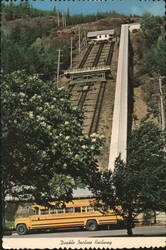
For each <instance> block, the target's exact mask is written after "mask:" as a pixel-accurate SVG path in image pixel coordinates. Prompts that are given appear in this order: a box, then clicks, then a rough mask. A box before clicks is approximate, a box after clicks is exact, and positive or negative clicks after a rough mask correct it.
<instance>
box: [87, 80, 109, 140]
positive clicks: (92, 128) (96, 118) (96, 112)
mask: <svg viewBox="0 0 166 250" xmlns="http://www.w3.org/2000/svg"><path fill="white" fill-rule="evenodd" d="M105 86H106V82H101V84H100V88H99V92H98V96H97V100H96V105H95V109H94V113H93V118H92V122H91V126H90V129H89V135H90V134H92V133H94V132H96V131H97V128H98V124H99V118H100V112H101V106H102V102H103V97H104V92H105Z"/></svg>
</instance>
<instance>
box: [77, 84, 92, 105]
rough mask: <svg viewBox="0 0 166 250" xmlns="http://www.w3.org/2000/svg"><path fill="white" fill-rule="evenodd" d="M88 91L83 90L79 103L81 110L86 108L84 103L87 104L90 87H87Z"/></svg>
mask: <svg viewBox="0 0 166 250" xmlns="http://www.w3.org/2000/svg"><path fill="white" fill-rule="evenodd" d="M86 87H87V88H86V90H82V93H81V96H80V99H79V101H78V105H77V106H78V107H79V108H81V109H82V108H83V106H84V102H85V99H86V96H87V93H88V90H89V86H86Z"/></svg>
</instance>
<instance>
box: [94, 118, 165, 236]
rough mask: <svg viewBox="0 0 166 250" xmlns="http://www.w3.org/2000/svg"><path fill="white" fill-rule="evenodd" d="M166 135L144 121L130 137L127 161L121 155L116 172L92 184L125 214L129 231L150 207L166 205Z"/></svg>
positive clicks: (155, 207) (159, 208) (96, 192)
mask: <svg viewBox="0 0 166 250" xmlns="http://www.w3.org/2000/svg"><path fill="white" fill-rule="evenodd" d="M165 145H166V137H165V134H163V133H161V131H160V130H159V129H158V127H157V126H156V125H154V124H153V123H151V122H142V124H141V126H140V128H138V129H136V130H134V131H133V133H132V135H131V136H130V138H129V144H128V157H127V163H126V164H124V163H123V162H122V161H121V159H120V157H118V158H117V160H116V162H115V170H114V172H113V174H112V173H111V172H110V171H108V172H105V173H101V174H100V176H98V178H96V179H97V180H98V181H97V182H96V183H95V184H93V183H91V186H92V190H93V192H95V194H96V195H98V197H99V199H102V200H103V201H104V202H106V203H107V204H109V205H111V206H112V207H113V209H114V210H115V211H116V212H117V213H118V214H120V215H122V216H123V218H124V220H125V221H126V226H127V229H128V234H129V235H131V234H132V224H133V222H134V219H135V217H136V216H137V215H138V214H140V213H142V212H144V211H147V210H148V209H152V210H154V211H155V210H156V211H165V208H166V199H165V197H166V179H165V176H166V168H165V166H166V155H165V151H164V146H165Z"/></svg>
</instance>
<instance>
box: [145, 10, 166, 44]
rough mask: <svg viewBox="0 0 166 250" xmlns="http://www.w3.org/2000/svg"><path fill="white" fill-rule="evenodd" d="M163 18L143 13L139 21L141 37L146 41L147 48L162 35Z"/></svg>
mask: <svg viewBox="0 0 166 250" xmlns="http://www.w3.org/2000/svg"><path fill="white" fill-rule="evenodd" d="M162 25H164V18H162V17H158V16H153V15H152V14H150V13H144V14H143V16H142V20H141V27H142V35H143V38H144V39H145V40H146V44H147V47H148V48H149V47H151V46H152V45H153V44H154V43H155V42H156V41H157V39H158V37H159V36H160V35H161V33H162Z"/></svg>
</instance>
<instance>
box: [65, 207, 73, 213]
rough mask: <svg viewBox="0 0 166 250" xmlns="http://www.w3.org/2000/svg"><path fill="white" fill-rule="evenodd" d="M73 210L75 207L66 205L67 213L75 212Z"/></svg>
mask: <svg viewBox="0 0 166 250" xmlns="http://www.w3.org/2000/svg"><path fill="white" fill-rule="evenodd" d="M73 210H74V209H73V207H66V208H65V212H66V213H73Z"/></svg>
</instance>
